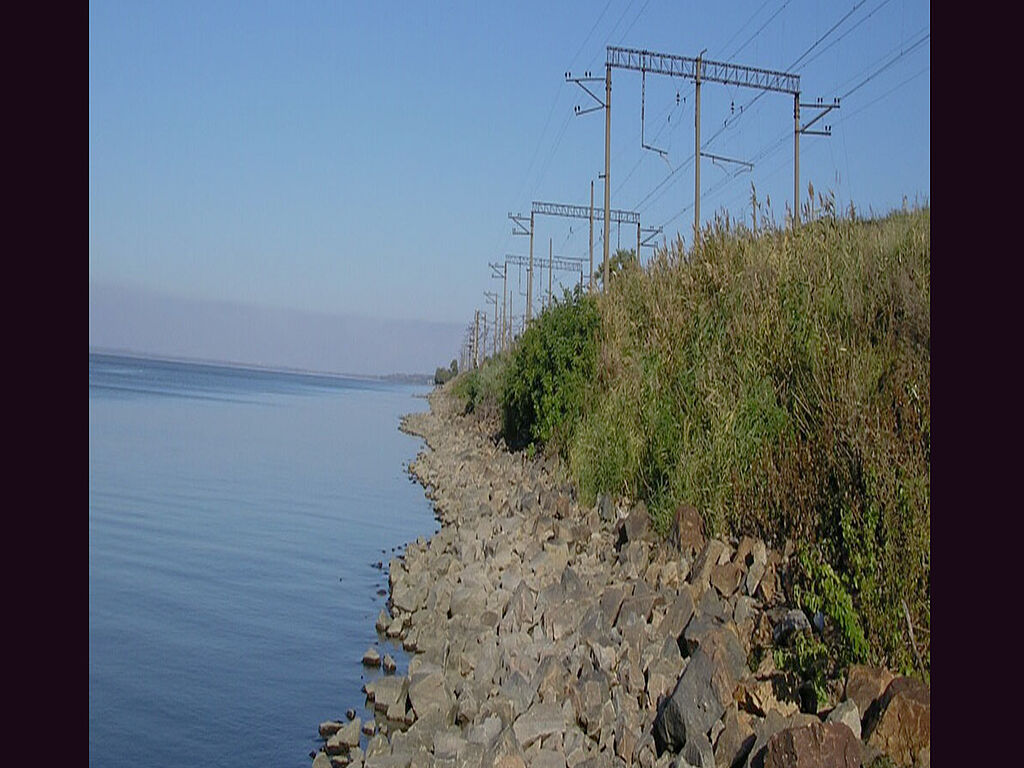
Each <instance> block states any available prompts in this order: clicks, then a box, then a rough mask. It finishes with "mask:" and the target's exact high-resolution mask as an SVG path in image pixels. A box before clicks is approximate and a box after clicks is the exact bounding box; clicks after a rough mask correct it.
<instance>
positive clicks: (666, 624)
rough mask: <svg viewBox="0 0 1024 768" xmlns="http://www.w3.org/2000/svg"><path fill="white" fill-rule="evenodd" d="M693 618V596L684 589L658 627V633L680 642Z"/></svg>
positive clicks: (680, 591)
mask: <svg viewBox="0 0 1024 768" xmlns="http://www.w3.org/2000/svg"><path fill="white" fill-rule="evenodd" d="M692 616H693V595H692V594H691V592H690V590H689V589H688V588H686V587H683V589H681V590H679V594H678V595H677V596H676V599H675V600H673V601H672V604H671V605H670V606H669V608H668V611H666V613H665V618H664V619H662V620H661V623H660V624H659V625H658V632H660V633H661V634H663V635H666V636H669V637H672V638H673V639H674V640H676V641H678V640H679V638H680V637H681V636H682V634H683V630H684V629H686V625H687V624H688V623H689V621H690V618H691V617H692Z"/></svg>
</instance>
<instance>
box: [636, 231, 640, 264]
mask: <svg viewBox="0 0 1024 768" xmlns="http://www.w3.org/2000/svg"><path fill="white" fill-rule="evenodd" d="M636 264H637V266H640V222H639V221H638V222H637V223H636Z"/></svg>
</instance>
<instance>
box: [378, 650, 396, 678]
mask: <svg viewBox="0 0 1024 768" xmlns="http://www.w3.org/2000/svg"><path fill="white" fill-rule="evenodd" d="M382 666H383V667H384V671H385V672H387V673H388V674H389V675H392V674H394V673H395V670H396V669H398V665H397V664H396V663H395V660H394V659H393V658H391V654H390V653H385V654H384V661H383V662H382Z"/></svg>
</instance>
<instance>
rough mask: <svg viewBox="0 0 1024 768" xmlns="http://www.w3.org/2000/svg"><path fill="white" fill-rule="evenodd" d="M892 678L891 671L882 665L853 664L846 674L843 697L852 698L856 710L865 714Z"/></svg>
mask: <svg viewBox="0 0 1024 768" xmlns="http://www.w3.org/2000/svg"><path fill="white" fill-rule="evenodd" d="M892 679H893V676H892V673H891V672H890V671H889V670H887V669H884V668H882V667H868V666H865V665H863V664H854V665H853V666H851V667H850V672H849V674H847V676H846V692H845V695H844V696H843V698H846V699H853V701H854V703H855V704H856V705H857V710H858V711H859V712H861V713H865V714H866V713H867V711H868V708H869V707H870V706H871V705H872V704H874V703H875V700H876V699H877V698H878V697H879V696H881V695H882V694H883V693H885V689H886V688H888V687H889V683H891V682H892Z"/></svg>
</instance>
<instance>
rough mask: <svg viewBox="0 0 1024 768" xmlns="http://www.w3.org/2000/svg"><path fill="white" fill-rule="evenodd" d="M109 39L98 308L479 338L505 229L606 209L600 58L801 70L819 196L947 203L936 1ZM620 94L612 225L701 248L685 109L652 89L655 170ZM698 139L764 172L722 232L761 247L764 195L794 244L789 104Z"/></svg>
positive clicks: (567, 6) (548, 12) (681, 8)
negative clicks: (206, 312)
mask: <svg viewBox="0 0 1024 768" xmlns="http://www.w3.org/2000/svg"><path fill="white" fill-rule="evenodd" d="M89 16H90V24H89V49H90V50H89V278H90V284H91V285H101V286H111V285H112V286H117V287H118V289H119V290H122V289H123V290H137V291H139V292H143V293H144V292H147V291H149V292H158V293H160V294H161V295H165V296H167V297H171V298H177V299H180V300H182V301H196V300H200V301H202V300H209V301H217V302H222V303H223V302H228V303H235V304H238V305H247V306H251V307H256V308H266V309H267V310H268V311H269V310H275V311H276V310H292V311H305V312H314V313H322V314H324V315H336V314H341V315H358V316H362V317H367V318H380V319H389V320H411V321H431V322H434V323H447V324H449V325H450V326H451V328H453V329H456V328H457V329H463V328H464V327H465V325H466V323H467V322H471V321H472V317H473V310H474V309H476V308H480V309H483V308H485V307H486V306H488V305H487V299H486V298H485V297H484V295H483V292H484V291H485V290H498V291H500V290H501V283H500V281H497V280H493V279H491V277H490V269H489V268H488V266H487V263H488V262H489V261H492V262H497V261H503V260H504V255H505V254H507V253H515V254H524V255H525V254H526V253H527V249H528V238H525V237H513V236H512V235H511V228H512V227H511V222H510V221H509V220H508V218H507V215H508V213H509V212H510V211H515V212H520V211H521V212H524V213H527V214H528V213H529V209H530V205H531V201H533V200H540V201H550V202H566V203H577V204H588V203H589V194H590V182H591V181H592V180H593V181H595V206H600V205H601V204H602V200H603V198H602V195H603V182H602V181H600V180H598V178H597V177H598V174H599V173H602V172H603V166H604V114H603V112H602V111H600V110H599V111H596V112H593V113H591V114H587V115H582V116H575V115H574V114H573V107H574V106H575V105H577V104H579V105H580V106H581V107H584V108H585V107H587V106H589V105H590V103H591V102H590V101H589V97H588V96H587V94H586V93H584V92H583V91H582V90H581V89H580V88H579V87H578V86H576V85H574V84H570V83H566V82H565V72H566V71H567V70H571V71H572V72H573V74H574V75H582V74H583V72H584V71H585V70H588V69H589V70H591V71H592V72H593V73H594V74H596V75H603V73H604V61H605V55H606V51H605V47H606V46H607V45H621V46H627V47H637V48H646V49H649V50H653V51H658V52H665V53H674V54H679V55H684V56H696V55H698V54H699V53H700V52H701V50H702V49H704V48H706V49H707V52H706V53H705V57H706V58H709V59H715V60H719V61H731V62H736V63H740V64H745V65H748V66H756V67H763V68H768V69H776V70H785V71H792V72H795V73H797V74H799V75H800V77H801V88H802V91H803V98H802V100H803V101H805V102H810V101H815V100H816V99H817V98H818V97H821V98H823V99H824V100H825V101H831V100H832V98H833V97H837V96H839V97H843V98H842V102H841V103H842V107H841V109H840V110H838V111H836V112H832V113H831V114H830V115H828V116H827V118H825V119H824V120H823V121H822V124H830V125H831V126H832V136H831V137H830V138H826V137H818V136H802V137H801V157H800V169H801V188H802V194H803V195H806V190H807V184H808V182H811V183H813V185H814V188H815V189H816V190H820V191H823V190H831V191H832V192H834V194H835V196H836V199H837V201H838V203H839V204H840V205H841V206H843V207H844V208H845V207H847V206H849V204H850V202H851V201H852V202H853V203H854V205H855V206H856V207H857V209H858V211H861V212H863V213H865V214H867V213H868V212H869V211H874V212H875V213H881V212H885V211H888V210H890V209H892V208H895V207H899V206H900V205H901V203H902V201H903V198H904V196H907V197H908V198H909V199H910V201H911V202H912V201H913V200H914V198H915V197H917V198H918V199H919V200H920V201H922V202H923V201H925V200H927V199H928V198H929V197H930V184H931V174H930V157H931V150H930V137H931V122H930V88H931V79H930V61H931V45H930V30H931V27H930V23H931V15H930V7H929V4H928V3H927V2H923V1H921V0H847V1H846V2H841V3H833V2H819V1H817V0H789V1H788V2H787V1H786V0H767V1H765V0H751V1H749V2H721V0H717V1H715V2H706V1H703V0H702V1H701V2H680V1H678V0H594V2H564V3H551V2H523V3H512V4H509V3H495V2H460V3H448V2H431V3H423V2H416V3H386V2H372V3H370V2H326V1H322V2H275V3H270V2H214V1H209V0H207V1H206V2H195V3H191V2H173V3H172V2H163V3H156V2H108V1H107V0H91V2H90V5H89ZM837 23H838V26H836V25H837ZM819 41H820V42H819ZM816 42H817V45H816V46H815V43H816ZM595 85H596V86H597V88H598V89H599V91H598V92H599V93H600V94H601V95H603V85H602V84H600V83H598V84H595ZM612 85H613V89H612V129H611V135H612V148H611V157H612V162H611V175H610V178H611V189H612V200H611V204H612V207H613V208H622V209H630V210H639V211H640V214H641V218H642V221H643V223H644V226H663V227H664V229H665V232H666V234H667V235H668V236H669V237H673V236H674V235H675V233H676V232H677V231H678V232H679V233H681V234H682V235H683V237H684V240H685V241H686V242H687V243H689V240H690V234H691V226H692V218H693V208H692V206H693V197H694V195H693V149H694V112H693V101H694V99H693V92H694V86H693V83H692V82H690V81H688V80H683V79H677V78H669V77H665V76H657V75H648V76H647V77H646V83H645V89H646V93H645V126H644V131H645V139H646V141H647V143H648V144H654V145H655V146H658V147H660V148H662V149H664V150H666V151H667V153H668V154H667V156H666V157H664V158H663V157H661V156H659V155H658V154H656V153H654V152H650V151H646V150H643V149H642V148H641V137H640V129H641V126H640V92H641V77H640V73H639V72H634V71H627V70H622V69H615V70H613V74H612ZM677 93H678V95H679V102H678V104H677V98H676V97H677ZM755 99H756V100H755ZM741 108H742V109H741ZM808 116H809V113H807V112H805V117H808ZM727 121H728V122H727ZM701 126H702V127H701V137H702V144H703V149H704V151H705V152H710V153H713V154H717V155H721V156H726V157H731V158H736V159H739V160H745V161H749V162H753V163H754V167H753V169H752V170H749V171H748V170H744V169H743V168H742V167H741V166H737V165H725V166H720V165H716V164H713V163H712V162H711V161H710V160H708V159H707V158H705V159H703V160H702V162H701V180H702V189H703V193H702V200H701V213H702V218H703V219H704V220H707V219H709V218H711V217H712V216H713V215H714V213H715V212H716V211H722V210H728V211H729V212H730V215H732V216H735V217H741V218H744V219H746V220H748V221H749V218H750V188H751V183H753V184H755V185H756V187H757V190H758V196H759V197H761V198H762V199H764V196H766V195H767V196H770V198H771V202H772V207H773V209H774V211H775V213H776V218H777V219H781V218H782V216H783V215H784V210H785V205H786V204H787V203H791V201H792V195H793V192H792V188H793V135H792V130H793V101H792V98H791V97H789V96H787V95H784V94H779V93H767V94H764V95H761V96H759V92H757V91H752V90H749V89H745V88H741V87H729V86H724V85H719V84H715V83H707V84H705V85H704V86H703V87H702V91H701ZM670 174H671V175H670ZM595 230H596V231H597V235H596V237H595V239H596V243H595V252H596V253H598V254H599V253H600V245H599V236H600V228H599V227H595ZM635 236H636V235H635V230H633V231H630V232H627V231H626V229H625V228H624V229H623V230H622V232H621V234H619V233H618V232H617V231H616V230H615V228H614V227H613V230H612V235H611V237H612V238H614V239H613V245H614V244H618V243H619V242H621V244H622V245H623V246H629V245H630V244H632V243H634V242H635ZM549 238H550V239H551V240H552V241H553V248H554V252H555V254H556V255H563V256H573V257H584V258H586V257H587V250H588V234H587V222H586V221H585V220H579V221H575V220H570V219H561V218H551V217H540V218H538V219H537V227H536V240H535V253H537V254H541V253H542V254H543V255H545V256H546V255H547V251H548V240H549ZM513 272H515V278H514V280H513V282H514V283H515V284H516V288H517V289H518V279H519V277H518V271H517V270H513V269H512V268H510V274H512V273H513ZM568 279H569V276H566V280H568ZM523 287H524V288H525V278H524V283H523ZM90 296H91V297H92V292H91V293H90ZM516 303H517V305H518V306H517V312H521V310H522V305H523V300H522V299H521V298H519V297H517V299H516ZM133 306H134V305H133ZM183 306H184V305H183ZM125 311H126V312H127V311H128V310H127V309H126V310H125ZM90 314H92V306H91V307H90ZM121 321H122V322H124V323H128V324H130V323H131V322H132V317H131V316H130V315H126V316H124V317H122V319H121ZM410 327H415V323H411V324H410ZM93 331H94V323H93V322H92V318H91V322H90V344H102V343H103V342H104V339H106V338H107V337H106V336H104V335H103V333H101V329H100V328H99V327H97V328H96V333H95V334H94V332H93ZM452 333H453V338H454V341H453V342H452V345H451V352H450V353H449V354H447V355H445V359H444V360H438V364H442V363H445V362H447V361H448V360H450V359H451V357H454V356H455V355H456V354H457V352H458V344H459V342H460V341H461V330H458V332H457V333H456V332H455V331H453V332H452ZM139 343H143V344H144V342H139ZM410 343H415V339H414V338H413V339H412V340H411V342H410ZM140 351H145V350H140ZM223 356H224V357H226V358H231V354H230V349H225V351H224V352H223ZM265 357H266V360H261V361H260V362H266V361H272V360H273V359H274V353H273V351H272V350H270V351H268V352H267V353H266V355H265ZM313 367H315V366H313ZM356 369H357V367H356V366H353V367H352V368H351V369H350V370H353V371H355V370H356Z"/></svg>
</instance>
